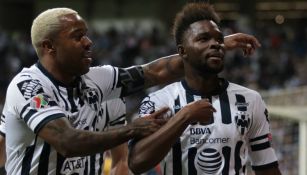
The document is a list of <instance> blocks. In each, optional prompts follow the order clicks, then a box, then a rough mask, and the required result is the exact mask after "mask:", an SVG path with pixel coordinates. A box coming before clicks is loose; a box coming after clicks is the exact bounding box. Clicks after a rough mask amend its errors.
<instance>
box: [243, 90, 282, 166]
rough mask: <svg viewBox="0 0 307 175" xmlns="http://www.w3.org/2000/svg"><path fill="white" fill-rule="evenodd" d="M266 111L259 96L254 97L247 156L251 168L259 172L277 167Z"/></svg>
mask: <svg viewBox="0 0 307 175" xmlns="http://www.w3.org/2000/svg"><path fill="white" fill-rule="evenodd" d="M271 140H272V137H271V133H270V124H269V119H268V111H267V109H266V106H265V103H264V102H263V100H262V98H261V96H260V95H259V94H257V95H256V99H255V103H254V109H253V117H252V125H251V128H250V130H249V132H248V145H249V149H248V150H249V156H250V159H251V164H252V168H253V169H254V170H261V169H266V168H271V167H273V166H278V163H277V157H276V155H275V152H274V150H273V148H272V147H271Z"/></svg>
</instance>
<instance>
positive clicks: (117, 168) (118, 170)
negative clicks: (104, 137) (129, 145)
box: [110, 160, 129, 175]
mask: <svg viewBox="0 0 307 175" xmlns="http://www.w3.org/2000/svg"><path fill="white" fill-rule="evenodd" d="M110 174H111V175H129V168H128V163H127V160H126V161H119V162H117V163H116V165H114V166H113V165H112V169H111V173H110Z"/></svg>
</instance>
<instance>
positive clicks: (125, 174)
mask: <svg viewBox="0 0 307 175" xmlns="http://www.w3.org/2000/svg"><path fill="white" fill-rule="evenodd" d="M111 157H112V169H111V175H129V168H128V146H127V143H124V144H121V145H119V146H117V147H115V148H113V149H111Z"/></svg>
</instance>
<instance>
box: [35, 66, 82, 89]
mask: <svg viewBox="0 0 307 175" xmlns="http://www.w3.org/2000/svg"><path fill="white" fill-rule="evenodd" d="M35 66H36V67H37V68H38V69H39V70H40V71H41V72H42V73H43V74H44V75H45V76H46V77H48V78H49V79H50V80H51V82H52V83H53V84H54V85H56V86H62V87H76V86H78V85H79V83H80V81H81V77H77V78H76V80H75V81H74V82H73V83H72V85H71V86H67V85H65V84H64V83H62V82H60V81H59V80H57V79H55V78H54V77H53V76H52V75H51V74H50V73H49V72H48V71H47V70H46V69H45V68H44V66H43V65H42V64H41V63H40V62H39V61H38V62H37V63H36V64H35Z"/></svg>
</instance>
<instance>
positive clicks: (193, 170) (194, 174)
mask: <svg viewBox="0 0 307 175" xmlns="http://www.w3.org/2000/svg"><path fill="white" fill-rule="evenodd" d="M196 153H197V148H195V147H192V148H189V152H188V168H189V169H188V171H189V175H197V171H196V168H195V165H194V159H195V155H196Z"/></svg>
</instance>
